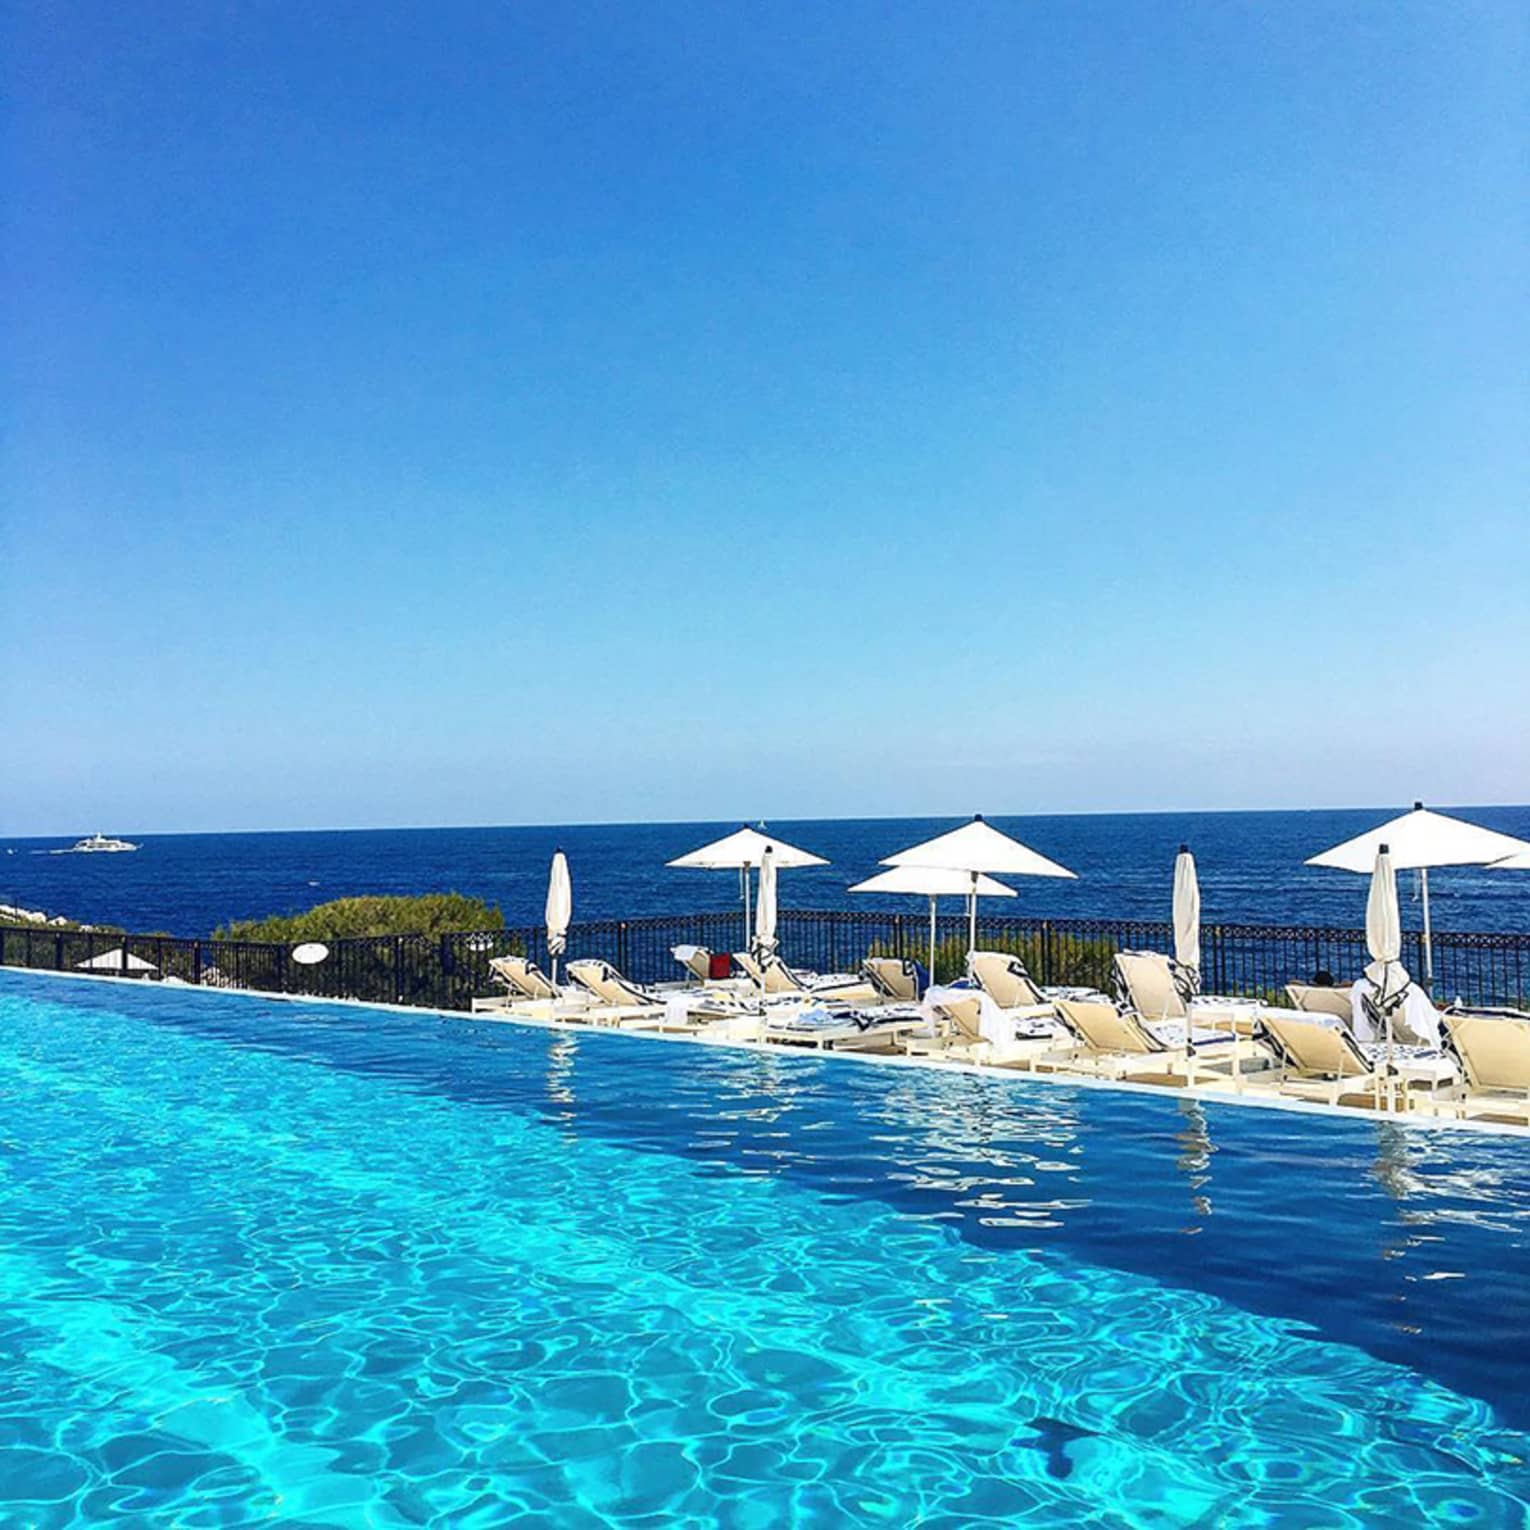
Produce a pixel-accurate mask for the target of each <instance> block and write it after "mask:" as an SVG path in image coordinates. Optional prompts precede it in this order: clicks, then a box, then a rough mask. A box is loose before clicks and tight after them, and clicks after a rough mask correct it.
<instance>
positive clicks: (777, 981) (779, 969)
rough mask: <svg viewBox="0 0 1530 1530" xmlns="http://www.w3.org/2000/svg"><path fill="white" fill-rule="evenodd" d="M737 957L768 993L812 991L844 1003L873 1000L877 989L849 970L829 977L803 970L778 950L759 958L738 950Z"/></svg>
mask: <svg viewBox="0 0 1530 1530" xmlns="http://www.w3.org/2000/svg"><path fill="white" fill-rule="evenodd" d="M733 960H734V961H735V962H736V963H737V964H738V967H739V970H740V971H742V972H743V973H744V974H745V975H746V976H748V977H749V978H750V980H751V981H752V982H753V983H754V985H755V986H756V987H757V988H758V989H759V990H760V992H761V993H764V994H787V993H794V994H810V995H812V996H813V997H814V998H819V999H833V1000H834V1001H835V1002H837V1003H842V1004H862V1003H865V1004H870V1003H874V1002H875V1001H876V997H877V992H876V989H874V988H873V987H872V986H871V984H870V983H863V982H860V981H859V980H857V979H856V978H855V977H853V976H852V975H851V974H849V973H831V974H829V975H828V976H825V977H819V976H816V975H814V974H805V975H804V974H801V973H798V972H795V971H793V970H792V968H790V967H788V966H787V965H786V963H785V962H784V961H782V959H781V957H780V954H779V953H778V952H775V951H772V952H770V954H769V955H767V956H765V957H763V958H756V956H755V955H754V953H753V952H752V951H735V952H734V953H733Z"/></svg>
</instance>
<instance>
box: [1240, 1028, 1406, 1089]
mask: <svg viewBox="0 0 1530 1530" xmlns="http://www.w3.org/2000/svg"><path fill="white" fill-rule="evenodd" d="M1254 1038H1255V1040H1256V1042H1258V1043H1259V1044H1260V1045H1262V1046H1264V1047H1265V1048H1267V1049H1268V1051H1269V1053H1270V1055H1271V1056H1272V1057H1273V1058H1274V1060H1275V1066H1276V1069H1277V1074H1278V1077H1277V1081H1276V1086H1277V1088H1278V1089H1279V1092H1280V1093H1282V1094H1290V1095H1295V1096H1297V1097H1299V1098H1304V1099H1310V1098H1313V1097H1318V1098H1325V1099H1326V1100H1327V1102H1328V1103H1329V1104H1330V1105H1337V1104H1338V1103H1339V1101H1340V1099H1341V1098H1343V1097H1346V1096H1347V1097H1349V1098H1354V1097H1356V1096H1358V1095H1363V1094H1366V1093H1369V1094H1370V1096H1371V1100H1372V1103H1373V1104H1375V1105H1377V1106H1379V1105H1380V1103H1381V1091H1382V1087H1383V1084H1384V1078H1383V1073H1382V1071H1381V1070H1380V1069H1379V1068H1378V1065H1377V1060H1376V1058H1375V1056H1374V1055H1373V1054H1372V1053H1369V1052H1367V1051H1365V1050H1362V1048H1361V1046H1360V1044H1359V1042H1357V1041H1356V1040H1355V1038H1354V1037H1353V1036H1352V1035H1351V1034H1350V1032H1349V1028H1348V1026H1347V1025H1346V1024H1344V1023H1343V1022H1342V1021H1340V1020H1339V1019H1338V1018H1336V1017H1335V1016H1332V1015H1327V1014H1317V1013H1312V1012H1299V1011H1295V1010H1292V1011H1289V1012H1285V1011H1281V1010H1273V1009H1272V1010H1265V1011H1264V1012H1263V1013H1262V1014H1261V1015H1260V1017H1259V1021H1258V1023H1257V1025H1256V1026H1255V1028H1254ZM1382 1067H1384V1064H1383V1065H1382Z"/></svg>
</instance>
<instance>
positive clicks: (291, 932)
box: [213, 892, 505, 945]
mask: <svg viewBox="0 0 1530 1530" xmlns="http://www.w3.org/2000/svg"><path fill="white" fill-rule="evenodd" d="M504 927H505V916H504V915H503V914H502V913H501V912H500V910H499V908H498V907H497V906H496V905H494V904H492V903H485V902H484V901H483V900H482V899H481V898H470V897H468V896H467V895H466V894H464V893H455V892H450V893H423V894H420V895H419V896H416V897H384V896H369V897H360V898H334V899H332V900H331V901H330V902H328V903H320V904H318V905H316V906H315V907H313V908H310V909H306V910H304V911H303V912H301V913H296V914H271V915H269V916H267V917H266V918H264V919H235V920H232V921H230V922H229V923H228V924H225V925H222V926H220V927H219V928H218V929H216V930H214V931H213V939H214V940H247V941H271V942H275V943H277V944H283V945H291V944H295V943H297V942H299V941H305V940H344V939H347V938H355V937H365V936H377V935H453V934H456V933H458V932H459V931H462V930H502V929H503V928H504Z"/></svg>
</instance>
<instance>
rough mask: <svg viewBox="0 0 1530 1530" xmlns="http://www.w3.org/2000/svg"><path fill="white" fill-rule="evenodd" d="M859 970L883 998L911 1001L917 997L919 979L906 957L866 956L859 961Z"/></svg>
mask: <svg viewBox="0 0 1530 1530" xmlns="http://www.w3.org/2000/svg"><path fill="white" fill-rule="evenodd" d="M861 971H862V972H863V973H865V975H866V976H867V978H869V979H870V981H871V986H872V987H873V988H875V989H876V990H877V992H878V993H879V994H881V996H882V997H883V998H885V999H897V1000H900V1001H903V1002H905V1003H911V1002H912V1001H914V1000H915V999H917V998H918V997H919V979H918V977H917V976H916V975H915V973H914V964H913V963H912V962H911V961H909V960H908V958H907V957H903V956H868V957H867V958H866V960H865V961H863V962H862V963H861Z"/></svg>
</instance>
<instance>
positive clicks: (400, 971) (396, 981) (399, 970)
mask: <svg viewBox="0 0 1530 1530" xmlns="http://www.w3.org/2000/svg"><path fill="white" fill-rule="evenodd" d="M393 1002H394V1003H395V1004H402V1003H403V1002H404V937H403V936H402V935H395V936H394V937H393Z"/></svg>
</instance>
